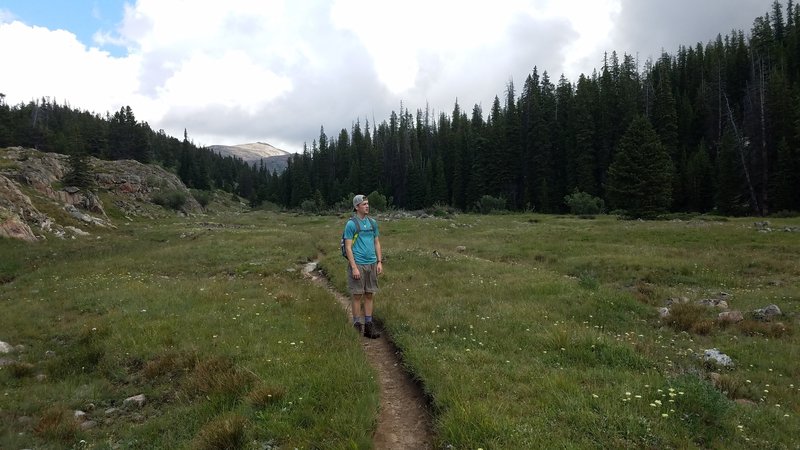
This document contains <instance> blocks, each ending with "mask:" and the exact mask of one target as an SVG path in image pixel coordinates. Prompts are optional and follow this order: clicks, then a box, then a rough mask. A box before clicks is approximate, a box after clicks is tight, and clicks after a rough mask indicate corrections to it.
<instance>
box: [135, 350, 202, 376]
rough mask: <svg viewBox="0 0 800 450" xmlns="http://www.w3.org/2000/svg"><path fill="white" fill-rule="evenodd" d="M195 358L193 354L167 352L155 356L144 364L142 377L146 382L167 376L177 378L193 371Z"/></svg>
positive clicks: (195, 362)
mask: <svg viewBox="0 0 800 450" xmlns="http://www.w3.org/2000/svg"><path fill="white" fill-rule="evenodd" d="M195 364H197V357H196V356H195V355H193V354H189V353H182V352H176V351H167V352H165V353H162V354H159V355H156V356H155V357H154V358H152V359H150V360H149V361H147V362H146V363H145V364H144V367H143V368H142V376H144V378H146V379H148V380H152V379H154V378H158V377H163V376H168V377H169V378H179V377H182V376H184V375H186V374H187V373H189V372H191V371H192V369H194V367H195Z"/></svg>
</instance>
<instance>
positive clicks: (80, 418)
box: [72, 409, 89, 422]
mask: <svg viewBox="0 0 800 450" xmlns="http://www.w3.org/2000/svg"><path fill="white" fill-rule="evenodd" d="M72 417H73V418H75V421H76V422H86V420H88V419H89V416H88V415H87V414H86V413H85V412H84V411H81V410H79V409H76V410H75V411H74V412H73V413H72Z"/></svg>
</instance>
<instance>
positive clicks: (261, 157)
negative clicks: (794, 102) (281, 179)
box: [208, 142, 292, 173]
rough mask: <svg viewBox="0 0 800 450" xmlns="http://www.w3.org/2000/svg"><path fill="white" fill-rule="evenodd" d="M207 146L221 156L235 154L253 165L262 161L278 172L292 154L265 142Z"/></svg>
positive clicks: (283, 168)
mask: <svg viewBox="0 0 800 450" xmlns="http://www.w3.org/2000/svg"><path fill="white" fill-rule="evenodd" d="M208 148H209V150H211V151H213V152H214V153H217V154H219V155H221V156H235V157H237V158H239V159H241V160H242V161H244V162H246V163H249V164H252V165H254V166H258V165H259V164H261V161H264V164H265V165H266V167H267V170H268V171H270V172H272V171H277V172H279V173H280V172H283V171H284V170H285V169H286V166H287V165H288V161H289V156H291V155H292V154H291V153H289V152H287V151H284V150H281V149H279V148H277V147H274V146H272V145H270V144H267V143H266V142H255V143H252V144H239V145H211V146H209V147H208Z"/></svg>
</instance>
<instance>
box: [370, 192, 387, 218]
mask: <svg viewBox="0 0 800 450" xmlns="http://www.w3.org/2000/svg"><path fill="white" fill-rule="evenodd" d="M367 199H368V200H369V210H370V213H372V211H373V210H375V212H378V211H386V208H387V207H388V206H389V204H388V202H387V201H386V196H385V195H383V194H381V193H380V192H378V191H372V192H371V193H370V194H369V195H367Z"/></svg>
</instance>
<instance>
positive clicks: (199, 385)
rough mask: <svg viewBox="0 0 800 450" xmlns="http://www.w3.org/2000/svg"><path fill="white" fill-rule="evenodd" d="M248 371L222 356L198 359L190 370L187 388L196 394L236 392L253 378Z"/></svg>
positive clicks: (242, 389) (242, 388)
mask: <svg viewBox="0 0 800 450" xmlns="http://www.w3.org/2000/svg"><path fill="white" fill-rule="evenodd" d="M254 378H255V377H254V376H253V375H252V374H251V373H250V372H246V371H244V370H241V369H239V368H238V367H236V365H234V363H233V361H232V360H231V359H230V358H228V357H224V356H216V357H213V358H210V359H206V360H202V361H198V362H197V364H196V365H195V367H194V370H193V371H192V372H191V375H190V378H189V381H188V384H187V388H188V390H189V391H190V392H193V393H198V394H238V393H240V392H244V391H246V390H247V389H248V387H249V386H250V384H251V383H252V382H253V380H254Z"/></svg>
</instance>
